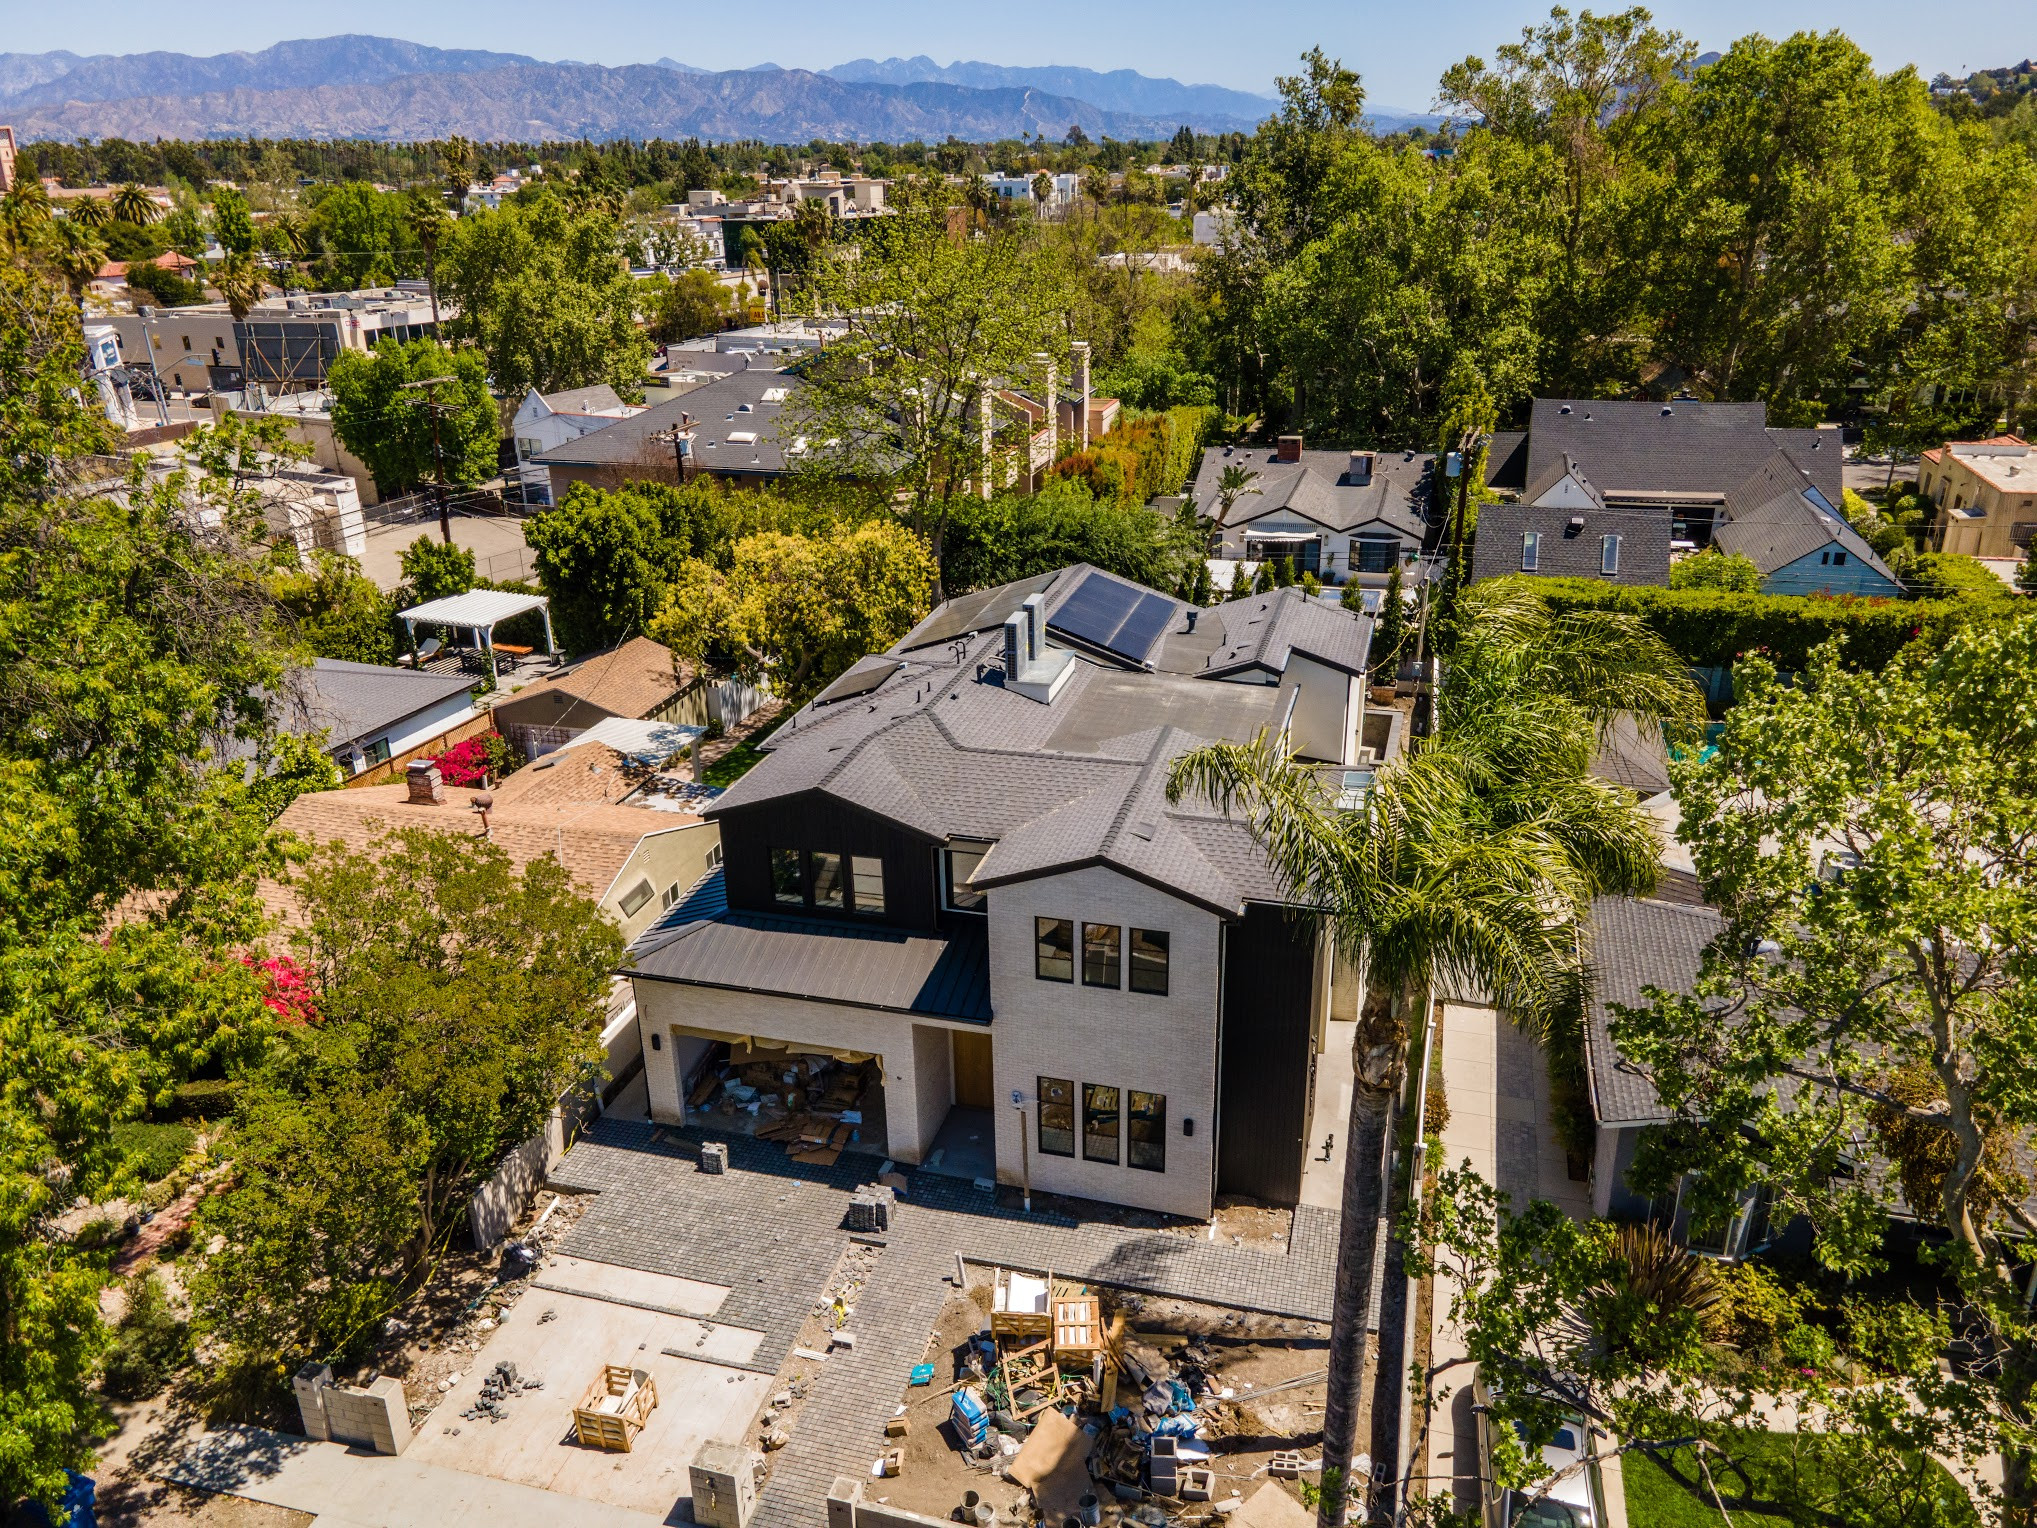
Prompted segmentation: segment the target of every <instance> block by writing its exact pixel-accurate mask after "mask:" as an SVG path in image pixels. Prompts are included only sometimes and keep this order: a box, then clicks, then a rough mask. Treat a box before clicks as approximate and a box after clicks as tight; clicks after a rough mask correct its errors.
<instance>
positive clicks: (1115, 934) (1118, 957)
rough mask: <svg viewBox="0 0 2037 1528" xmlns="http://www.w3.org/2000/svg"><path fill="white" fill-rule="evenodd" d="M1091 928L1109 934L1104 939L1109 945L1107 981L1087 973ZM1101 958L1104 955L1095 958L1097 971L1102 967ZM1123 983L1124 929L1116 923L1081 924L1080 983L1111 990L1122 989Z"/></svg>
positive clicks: (1088, 968) (1088, 971) (1088, 970)
mask: <svg viewBox="0 0 2037 1528" xmlns="http://www.w3.org/2000/svg"><path fill="white" fill-rule="evenodd" d="M1091 929H1095V930H1096V931H1097V932H1099V933H1108V934H1109V935H1110V938H1109V940H1108V941H1105V942H1107V943H1108V944H1109V946H1110V953H1109V955H1108V957H1107V958H1108V960H1109V962H1110V979H1109V980H1108V981H1105V980H1103V979H1102V978H1101V976H1100V975H1099V976H1096V977H1092V976H1091V975H1090V974H1089V973H1090V953H1089V951H1090V946H1091V940H1090V937H1089V935H1090V930H1091ZM1103 959H1104V957H1099V958H1098V960H1097V965H1096V969H1097V970H1098V972H1099V973H1100V972H1101V971H1102V969H1103ZM1124 984H1125V931H1124V928H1123V926H1122V925H1120V924H1116V923H1088V922H1085V923H1084V924H1083V925H1082V985H1083V986H1085V987H1101V988H1105V989H1107V990H1109V991H1111V992H1117V991H1120V990H1122V989H1123V987H1124Z"/></svg>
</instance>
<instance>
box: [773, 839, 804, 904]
mask: <svg viewBox="0 0 2037 1528" xmlns="http://www.w3.org/2000/svg"><path fill="white" fill-rule="evenodd" d="M801 859H802V856H801V855H800V852H799V851H798V850H797V849H773V850H772V851H771V900H772V901H774V902H777V903H778V904H780V905H781V906H784V907H804V906H806V870H805V867H804V865H802V864H801Z"/></svg>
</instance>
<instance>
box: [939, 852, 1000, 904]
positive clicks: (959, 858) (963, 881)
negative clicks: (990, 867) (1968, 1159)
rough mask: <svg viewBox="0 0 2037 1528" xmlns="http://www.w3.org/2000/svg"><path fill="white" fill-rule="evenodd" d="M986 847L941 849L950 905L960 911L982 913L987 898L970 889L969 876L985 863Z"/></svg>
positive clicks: (943, 873) (944, 879) (943, 872)
mask: <svg viewBox="0 0 2037 1528" xmlns="http://www.w3.org/2000/svg"><path fill="white" fill-rule="evenodd" d="M988 852H989V851H988V850H986V849H943V850H942V851H941V861H942V865H941V870H942V880H943V881H944V882H945V888H946V891H947V897H948V906H949V908H950V909H951V910H953V911H955V912H958V913H980V912H982V911H983V904H984V902H985V900H986V898H985V896H984V894H983V893H982V892H980V891H971V890H970V889H969V885H968V882H969V877H970V876H972V875H974V874H975V873H976V867H977V866H978V865H980V864H982V863H983V856H984V855H985V854H986V853H988Z"/></svg>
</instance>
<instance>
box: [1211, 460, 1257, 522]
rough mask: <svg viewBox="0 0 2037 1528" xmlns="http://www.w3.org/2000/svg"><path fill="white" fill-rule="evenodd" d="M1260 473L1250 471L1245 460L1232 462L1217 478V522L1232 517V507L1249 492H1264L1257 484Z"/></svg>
mask: <svg viewBox="0 0 2037 1528" xmlns="http://www.w3.org/2000/svg"><path fill="white" fill-rule="evenodd" d="M1258 482H1259V474H1258V473H1256V472H1248V471H1247V470H1246V469H1245V464H1244V463H1243V462H1232V463H1231V464H1230V466H1228V467H1226V468H1224V470H1223V472H1222V474H1221V475H1220V476H1219V477H1218V478H1217V524H1219V525H1222V524H1224V523H1225V522H1226V521H1228V520H1229V519H1230V518H1231V509H1232V507H1233V506H1234V505H1236V504H1237V502H1238V500H1240V499H1242V498H1243V497H1244V496H1245V495H1246V494H1248V493H1264V492H1265V491H1266V490H1265V489H1263V488H1260V487H1258V486H1256V485H1257V484H1258Z"/></svg>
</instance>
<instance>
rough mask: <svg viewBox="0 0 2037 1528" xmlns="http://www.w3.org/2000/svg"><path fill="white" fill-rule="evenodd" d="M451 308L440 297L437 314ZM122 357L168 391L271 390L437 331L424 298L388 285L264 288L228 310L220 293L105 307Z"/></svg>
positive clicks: (308, 383) (446, 314) (314, 382)
mask: <svg viewBox="0 0 2037 1528" xmlns="http://www.w3.org/2000/svg"><path fill="white" fill-rule="evenodd" d="M452 316H453V310H452V309H451V308H450V307H449V305H447V304H445V303H440V304H439V317H440V319H447V318H451V317H452ZM100 321H101V322H104V323H107V324H110V325H112V326H113V329H114V332H115V333H116V334H117V335H118V336H119V341H120V355H121V359H122V360H123V361H124V362H126V363H127V364H128V365H130V366H134V365H146V366H149V367H152V368H153V369H154V371H155V373H156V375H158V376H159V377H162V378H163V379H164V380H165V381H166V382H167V383H168V384H169V386H170V387H171V389H172V390H176V391H183V392H210V391H228V392H231V391H238V390H239V389H241V388H243V387H245V386H248V385H250V384H253V385H256V386H259V387H263V388H266V389H269V390H271V391H277V392H291V391H295V390H297V389H299V388H306V387H317V386H319V385H320V384H322V383H323V382H324V381H325V379H326V375H327V374H328V373H329V372H330V371H331V369H332V363H333V362H334V361H335V360H336V359H338V357H339V354H340V352H341V351H343V350H373V349H374V348H375V346H376V345H377V344H378V343H379V342H381V341H382V340H385V339H393V340H398V341H407V340H414V339H423V338H426V337H428V336H430V335H433V334H436V333H437V332H438V331H437V328H436V326H435V324H434V321H433V318H432V308H431V302H430V299H429V298H427V297H426V296H425V295H424V294H423V293H420V292H412V291H407V290H404V289H401V288H396V287H376V288H370V289H368V290H365V291H359V292H314V293H310V294H306V295H303V296H295V295H293V296H287V297H271V298H268V299H266V300H264V301H262V302H259V303H257V304H256V305H255V306H254V307H253V308H251V309H249V310H248V316H247V317H246V318H245V319H236V318H235V317H234V316H233V314H232V312H231V311H229V310H228V308H227V306H226V304H225V303H223V302H206V303H195V304H193V305H192V306H190V307H185V308H149V309H147V310H146V311H144V312H135V313H114V314H109V315H108V316H107V317H106V318H104V319H103V320H100Z"/></svg>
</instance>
